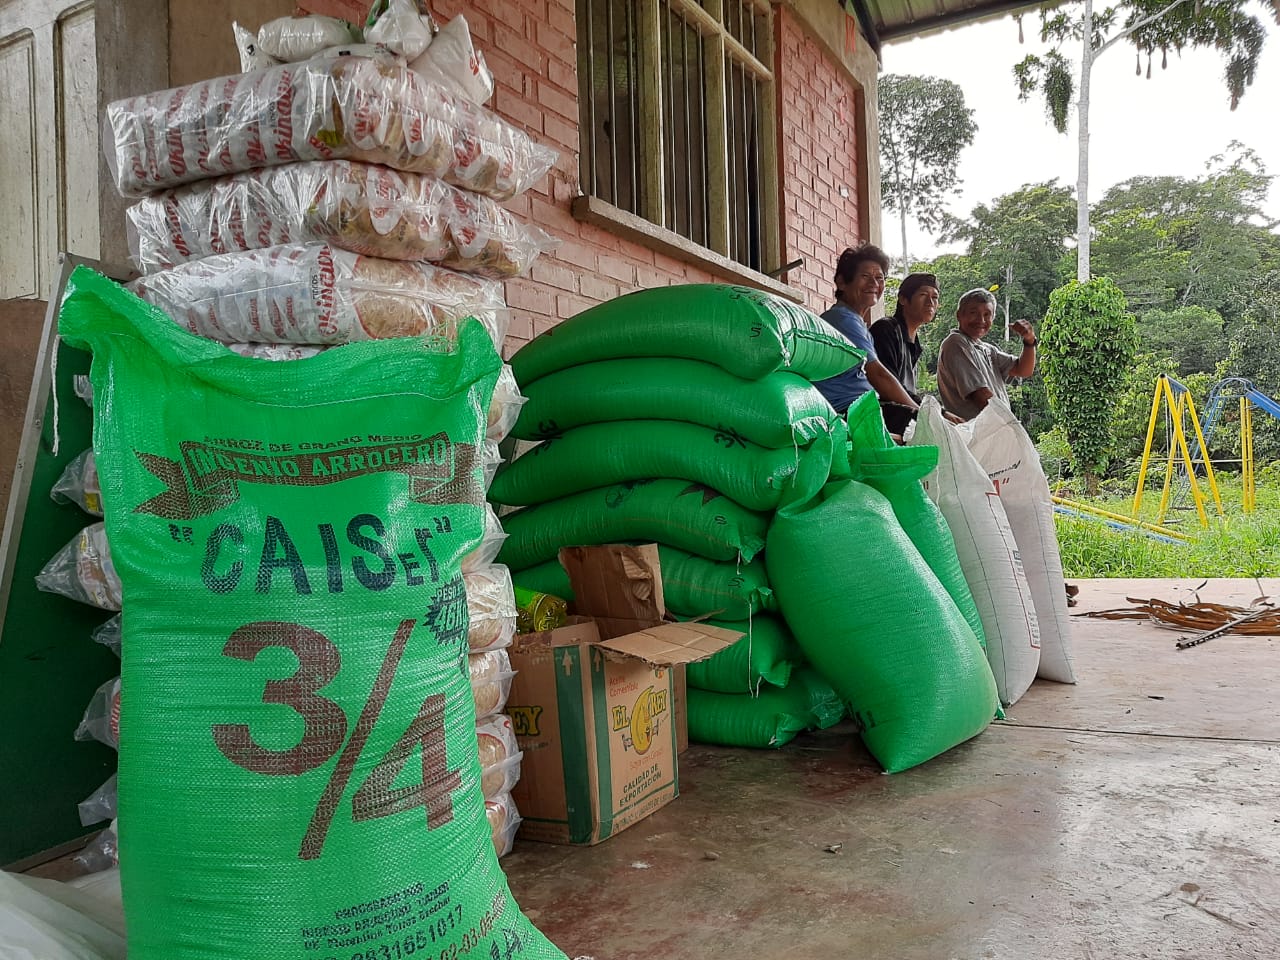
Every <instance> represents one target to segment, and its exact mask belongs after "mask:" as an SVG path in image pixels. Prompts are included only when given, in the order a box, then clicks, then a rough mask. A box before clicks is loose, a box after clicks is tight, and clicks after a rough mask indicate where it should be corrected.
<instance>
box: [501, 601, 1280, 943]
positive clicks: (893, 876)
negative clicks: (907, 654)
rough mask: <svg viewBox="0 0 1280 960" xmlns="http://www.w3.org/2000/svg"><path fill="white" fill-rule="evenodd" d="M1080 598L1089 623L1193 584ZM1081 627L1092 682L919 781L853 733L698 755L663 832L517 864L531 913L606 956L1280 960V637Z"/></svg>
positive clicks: (1048, 700)
mask: <svg viewBox="0 0 1280 960" xmlns="http://www.w3.org/2000/svg"><path fill="white" fill-rule="evenodd" d="M1078 582H1079V583H1080V587H1081V591H1080V606H1079V607H1077V608H1075V611H1074V612H1079V611H1082V610H1087V609H1103V608H1107V607H1116V606H1125V605H1126V603H1125V600H1124V598H1125V596H1133V597H1140V598H1146V597H1153V596H1158V597H1162V598H1165V599H1168V600H1178V599H1187V598H1188V597H1187V595H1186V593H1185V592H1184V591H1185V589H1186V588H1188V587H1193V586H1195V585H1196V584H1195V582H1192V581H1173V580H1146V581H1117V580H1093V581H1078ZM1260 586H1261V588H1262V591H1263V592H1267V593H1269V594H1270V595H1272V596H1275V597H1276V598H1277V599H1280V580H1268V581H1263V582H1262V584H1261V585H1260ZM1259 592H1260V590H1259V584H1257V583H1255V582H1254V581H1239V580H1235V581H1211V582H1210V584H1209V585H1208V586H1206V587H1205V588H1203V589H1201V591H1200V597H1201V599H1204V600H1218V601H1222V602H1231V603H1239V604H1242V605H1243V604H1247V603H1248V602H1249V601H1250V600H1252V599H1253V598H1254V597H1256V596H1257V595H1258V594H1259ZM1074 623H1075V634H1074V637H1075V640H1074V642H1075V649H1076V652H1077V658H1078V659H1077V669H1078V673H1079V677H1080V683H1079V685H1078V686H1075V687H1067V686H1062V685H1058V684H1051V683H1045V682H1037V683H1036V684H1035V686H1033V687H1032V689H1031V691H1030V692H1029V693H1028V694H1027V695H1026V697H1025V698H1024V699H1023V700H1022V701H1020V702H1019V703H1018V704H1016V705H1015V706H1014V707H1013V708H1011V709H1010V710H1009V715H1010V718H1009V720H1008V721H1007V722H1002V723H997V724H995V725H993V726H992V727H991V728H990V729H989V730H988V731H987V732H985V733H984V734H982V735H981V736H980V737H978V738H976V739H975V740H973V741H970V742H969V743H967V744H964V745H962V746H960V747H958V748H956V749H955V750H952V751H950V752H949V753H947V754H945V755H944V756H942V757H940V758H938V759H936V760H933V761H931V762H930V763H928V764H925V765H924V766H922V767H919V768H917V769H915V770H912V771H908V772H906V773H902V774H897V775H895V776H886V775H883V774H881V773H879V772H878V768H877V767H876V765H875V763H874V762H873V761H872V760H871V758H870V756H869V755H868V754H867V753H866V751H865V750H864V749H863V748H862V746H861V744H860V743H859V742H858V740H857V737H856V735H855V734H854V733H853V732H852V730H851V729H850V728H848V727H847V726H841V727H837V728H835V729H833V730H829V731H826V732H824V733H821V734H815V735H809V736H805V737H802V738H800V739H799V740H797V741H796V742H795V743H793V744H791V745H790V746H789V747H787V748H784V749H783V750H780V751H746V750H731V749H722V748H709V747H699V746H694V747H693V748H691V749H690V750H689V752H688V753H687V754H685V755H684V756H683V757H682V758H681V768H680V774H681V777H680V779H681V796H680V797H679V799H677V800H676V801H675V802H673V803H672V804H670V805H668V806H667V807H665V808H664V809H662V810H660V811H658V812H657V813H656V814H654V815H653V816H652V817H650V818H649V819H648V820H646V821H644V822H643V823H640V824H638V825H636V826H634V827H632V828H631V829H629V830H627V831H625V832H624V833H622V834H620V835H618V836H617V837H614V838H613V839H610V840H608V841H606V842H605V843H603V844H601V845H599V846H597V847H593V848H573V847H560V846H551V845H545V844H537V843H529V842H521V843H518V844H517V846H516V850H515V852H514V853H513V854H512V855H511V856H510V857H508V858H507V859H505V860H504V861H503V866H504V867H505V868H506V871H507V874H508V876H509V878H510V881H511V886H512V889H513V890H514V892H515V894H516V898H517V900H518V901H519V902H520V903H521V904H522V906H523V907H524V908H525V911H526V912H527V913H528V914H529V916H530V917H531V918H532V919H533V920H534V922H535V923H536V924H537V925H538V926H539V927H541V929H542V930H543V931H544V932H545V933H546V934H547V935H548V936H549V937H550V938H551V939H552V940H553V941H554V942H556V943H557V944H559V945H560V946H561V947H563V948H564V949H565V950H566V951H567V952H568V954H569V956H570V957H591V958H594V960H639V958H645V960H653V958H659V957H661V958H672V960H685V958H688V960H694V958H696V960H730V958H731V960H748V958H752V960H755V958H759V960H846V958H871V960H978V958H999V960H1024V958H1025V960H1077V958H1079V960H1136V958H1183V960H1208V958H1219V957H1221V958H1233V960H1234V958H1267V960H1274V958H1276V957H1280V869H1278V868H1277V864H1278V863H1280V789H1278V787H1277V773H1276V771H1277V761H1278V760H1280V709H1277V706H1278V704H1277V700H1278V699H1280V641H1278V640H1277V639H1275V638H1267V637H1224V638H1220V639H1217V640H1213V641H1211V642H1209V643H1207V644H1204V645H1202V646H1199V647H1196V648H1193V649H1190V650H1186V651H1175V650H1174V648H1173V643H1174V640H1176V639H1177V638H1178V637H1179V636H1180V635H1181V634H1179V633H1177V632H1173V631H1170V630H1167V629H1160V628H1158V627H1155V626H1152V625H1148V624H1145V623H1134V622H1114V621H1105V620H1092V619H1086V618H1077V619H1076V620H1075V621H1074Z"/></svg>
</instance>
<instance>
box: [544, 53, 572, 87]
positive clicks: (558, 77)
mask: <svg viewBox="0 0 1280 960" xmlns="http://www.w3.org/2000/svg"><path fill="white" fill-rule="evenodd" d="M547 79H548V80H550V81H551V82H552V83H554V84H555V85H556V86H557V87H559V88H560V89H561V90H564V91H571V90H577V89H578V70H577V67H576V66H575V65H573V64H568V63H564V62H562V61H560V60H556V59H554V58H552V59H548V60H547Z"/></svg>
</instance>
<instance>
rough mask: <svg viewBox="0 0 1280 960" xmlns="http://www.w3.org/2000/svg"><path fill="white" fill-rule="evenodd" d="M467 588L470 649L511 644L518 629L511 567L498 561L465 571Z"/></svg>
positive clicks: (477, 650)
mask: <svg viewBox="0 0 1280 960" xmlns="http://www.w3.org/2000/svg"><path fill="white" fill-rule="evenodd" d="M462 580H463V583H464V585H465V586H466V591H467V613H468V615H469V617H470V622H469V626H468V628H467V639H468V642H469V643H470V648H471V653H483V652H485V651H488V650H499V649H502V648H503V647H509V646H511V639H512V638H513V637H514V636H515V633H516V601H515V588H514V587H512V585H511V571H510V570H508V569H507V568H506V567H504V566H502V565H501V564H498V563H493V564H490V565H489V566H487V567H482V568H481V569H479V570H474V571H472V572H470V573H464V574H463V575H462Z"/></svg>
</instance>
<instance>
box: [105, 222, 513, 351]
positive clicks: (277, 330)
mask: <svg viewBox="0 0 1280 960" xmlns="http://www.w3.org/2000/svg"><path fill="white" fill-rule="evenodd" d="M128 287H129V289H130V290H131V291H133V292H134V293H135V294H137V295H138V296H139V297H141V298H142V299H143V300H146V301H147V302H148V303H152V304H154V305H155V306H157V307H159V308H160V309H161V310H163V311H165V313H167V314H169V316H170V317H172V318H173V319H174V321H176V322H177V323H178V325H179V326H181V327H183V328H185V329H187V330H189V331H191V332H192V333H196V334H199V335H200V336H203V337H208V338H210V339H212V340H217V341H219V342H221V343H295V344H310V345H320V344H337V343H351V342H354V341H359V340H383V339H389V338H391V337H426V338H428V339H433V340H435V341H438V343H439V346H440V347H441V348H443V349H447V348H449V347H450V346H451V345H452V343H453V342H454V340H455V339H456V337H457V328H458V322H459V321H460V320H462V319H464V318H466V317H475V318H476V319H478V320H480V322H481V323H483V324H484V326H485V328H486V329H487V330H488V331H489V333H490V336H492V337H493V340H494V343H495V344H498V345H499V346H500V345H501V343H502V340H503V338H504V337H505V336H506V322H507V321H506V309H505V304H504V302H503V296H502V285H501V284H499V283H497V282H495V281H492V280H483V279H480V278H478V277H473V276H468V275H467V274H463V273H455V272H453V271H452V270H445V269H443V268H441V267H433V266H430V265H429V264H426V263H409V262H407V261H403V260H381V259H378V258H377V257H361V256H358V255H357V254H354V253H349V252H348V251H346V250H338V249H336V248H334V247H332V246H330V245H329V244H327V243H310V244H282V245H281V246H277V247H267V248H266V249H263V250H249V251H246V252H243V253H225V254H220V255H218V256H213V257H205V258H204V259H203V260H192V261H191V262H190V263H184V264H182V265H181V266H178V267H174V268H173V269H172V270H164V271H162V272H160V273H155V274H152V275H151V276H147V277H140V278H139V279H137V280H134V281H133V282H132V283H130V284H129V285H128Z"/></svg>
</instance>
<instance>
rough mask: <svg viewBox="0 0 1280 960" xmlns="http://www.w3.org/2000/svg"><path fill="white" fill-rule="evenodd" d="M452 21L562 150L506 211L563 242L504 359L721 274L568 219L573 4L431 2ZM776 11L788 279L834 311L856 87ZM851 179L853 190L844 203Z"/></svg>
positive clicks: (523, 290) (526, 121)
mask: <svg viewBox="0 0 1280 960" xmlns="http://www.w3.org/2000/svg"><path fill="white" fill-rule="evenodd" d="M301 6H302V7H303V8H305V9H307V10H310V11H312V12H315V13H325V14H329V15H331V16H339V17H345V18H346V19H358V18H359V17H361V16H362V15H363V13H364V11H365V10H367V4H365V3H358V2H353V0H302V3H301ZM431 6H432V10H433V12H434V13H435V15H436V17H437V19H438V20H440V21H441V22H444V21H446V20H448V19H449V18H451V17H453V16H454V15H456V14H458V13H463V14H465V15H466V17H467V22H468V24H469V25H470V26H471V32H472V36H473V37H474V40H475V43H476V45H477V47H478V48H479V49H480V50H481V51H483V53H484V55H485V59H486V61H487V62H488V64H489V68H490V69H491V70H492V71H493V75H494V81H495V92H494V99H493V101H492V102H491V103H490V104H489V106H490V107H491V108H492V109H494V110H495V111H496V112H497V113H499V114H500V115H502V116H503V117H504V118H505V119H507V120H509V121H511V122H512V123H514V124H515V125H516V126H519V127H521V128H523V129H524V130H526V131H528V132H529V133H530V134H531V135H532V136H533V137H534V138H535V139H537V140H538V141H539V142H541V143H545V144H548V145H550V146H552V147H555V148H556V149H557V150H559V151H560V157H559V159H558V160H557V162H556V165H555V167H554V168H552V170H551V173H550V174H549V176H548V177H546V178H545V179H544V180H543V181H542V182H541V183H540V184H538V185H537V186H536V187H535V188H534V189H532V190H530V191H529V192H528V193H527V194H525V195H524V196H522V197H517V198H516V199H514V200H512V201H511V202H510V203H508V204H507V207H508V208H509V209H511V210H512V211H513V212H515V213H516V214H518V215H520V216H522V217H524V218H526V219H528V220H530V221H532V222H534V223H536V224H537V225H538V226H540V227H542V228H543V229H544V230H546V231H548V232H549V233H551V234H554V235H555V236H557V237H559V238H560V239H561V240H562V243H561V246H560V247H559V248H558V249H557V250H556V251H555V252H554V253H552V254H549V255H547V256H544V257H542V258H540V259H539V260H538V262H537V263H536V264H535V265H534V267H533V271H532V275H531V276H529V277H522V278H519V279H516V280H512V281H510V282H508V283H507V302H508V304H509V305H510V307H511V313H512V317H511V328H510V333H509V335H508V340H507V345H506V353H507V354H508V355H510V353H512V352H513V351H514V350H516V349H518V348H519V346H520V345H521V344H522V343H524V342H526V341H528V340H529V339H531V338H532V337H534V336H536V335H537V334H539V333H542V332H543V331H544V330H546V329H548V328H549V327H551V326H554V325H555V324H556V323H559V322H560V321H561V320H564V319H566V318H568V317H571V316H573V315H574V314H576V313H578V312H580V311H581V310H584V309H586V308H587V307H589V306H591V305H592V304H595V303H599V302H601V301H604V300H608V299H611V298H613V297H616V296H618V295H619V294H623V293H628V292H630V291H633V290H637V289H642V288H646V287H654V286H664V285H667V284H671V283H703V282H708V281H715V280H724V279H726V278H723V277H717V276H714V275H712V274H711V273H709V272H707V271H706V270H705V269H702V268H701V267H700V266H697V265H694V264H689V263H685V262H684V261H681V260H677V259H674V258H672V257H670V256H667V255H665V254H663V253H659V252H656V251H653V250H650V249H649V248H647V247H644V246H641V245H639V244H637V243H634V242H631V241H628V240H623V239H621V238H619V237H618V236H616V235H614V234H613V233H611V232H609V231H607V230H604V229H602V228H600V227H596V226H593V225H591V224H586V223H580V222H579V221H577V220H575V219H574V218H573V217H572V215H571V214H570V212H569V207H570V203H571V202H572V200H573V198H574V197H575V196H577V195H578V193H579V178H578V120H579V118H578V80H577V51H576V28H575V24H574V11H575V3H574V0H433V2H432V5H431ZM775 9H777V10H778V26H777V35H778V36H779V37H780V38H781V43H780V45H779V47H778V53H779V56H780V59H781V60H782V62H783V65H782V66H781V68H778V67H777V64H776V63H775V68H777V69H778V81H779V111H780V116H781V121H782V123H781V126H782V129H783V140H782V143H781V145H780V149H779V162H780V165H781V170H780V171H779V172H780V174H781V175H782V182H781V193H782V203H781V206H782V207H783V208H784V217H783V229H784V235H783V236H784V241H783V257H782V261H783V262H784V263H785V262H787V261H789V260H793V259H795V258H796V257H798V256H802V257H804V258H805V265H804V267H803V268H802V269H801V270H800V271H799V272H796V273H792V274H791V275H790V276H789V277H788V278H787V279H788V282H789V283H790V284H791V285H792V286H794V287H797V288H799V289H802V290H804V291H805V292H806V293H807V297H806V305H807V306H808V307H809V308H810V309H814V310H818V311H821V310H824V309H826V307H827V305H828V298H829V294H830V289H829V287H830V282H829V274H830V273H831V270H832V267H833V265H834V263H835V257H836V255H837V254H838V253H839V251H840V250H842V249H843V248H844V247H845V246H847V245H849V244H851V243H853V242H855V241H856V239H857V232H856V231H857V227H856V225H857V212H858V211H857V201H856V192H857V191H856V189H855V188H854V183H855V180H854V177H853V173H852V171H853V168H854V164H853V156H854V153H853V150H854V144H855V140H854V134H853V124H854V120H853V117H854V113H853V104H854V88H853V84H852V82H851V81H850V80H849V79H848V78H847V75H845V74H843V73H841V72H840V71H839V70H837V69H836V68H835V67H834V66H832V65H831V64H830V63H829V62H828V60H827V59H826V56H825V55H824V53H823V51H822V50H821V49H820V48H819V47H817V46H816V45H815V44H814V42H813V40H812V39H811V38H810V37H809V36H808V35H807V34H806V33H805V32H804V29H803V27H802V26H801V25H800V24H799V22H798V21H797V20H796V19H795V17H794V16H792V15H791V14H790V13H789V12H788V11H787V10H786V8H782V7H779V8H775ZM841 184H845V185H846V186H847V187H848V189H849V197H848V199H844V198H841V197H840V196H839V193H838V190H839V186H840V185H841Z"/></svg>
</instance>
